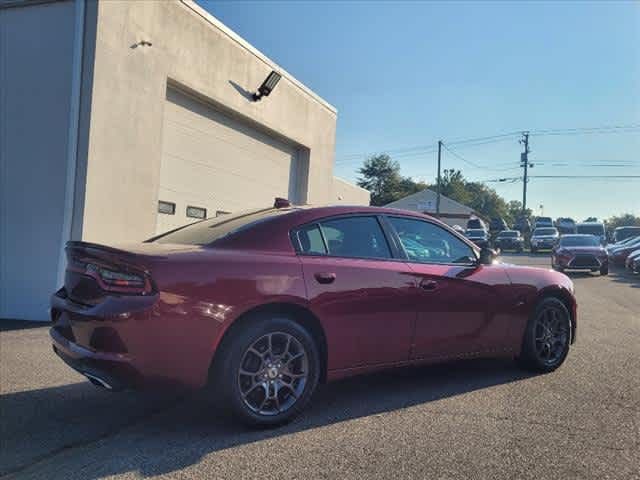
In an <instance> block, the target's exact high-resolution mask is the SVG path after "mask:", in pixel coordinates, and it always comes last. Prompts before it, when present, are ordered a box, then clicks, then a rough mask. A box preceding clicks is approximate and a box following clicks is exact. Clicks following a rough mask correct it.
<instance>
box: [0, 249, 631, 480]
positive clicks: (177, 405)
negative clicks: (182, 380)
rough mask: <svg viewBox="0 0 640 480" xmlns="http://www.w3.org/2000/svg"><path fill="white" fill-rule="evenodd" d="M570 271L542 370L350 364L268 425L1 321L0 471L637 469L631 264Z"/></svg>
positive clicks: (191, 474) (284, 473)
mask: <svg viewBox="0 0 640 480" xmlns="http://www.w3.org/2000/svg"><path fill="white" fill-rule="evenodd" d="M503 261H505V262H509V263H518V264H526V265H535V266H541V267H544V268H549V257H548V255H546V254H539V255H535V256H534V255H531V254H520V255H505V257H504V258H503ZM571 276H572V278H573V279H574V281H575V284H576V295H577V297H578V302H579V304H578V305H579V311H578V314H579V329H578V339H577V343H576V344H575V345H574V347H573V349H572V350H571V352H570V354H569V358H568V360H567V362H566V363H565V364H564V365H563V366H562V367H561V368H560V369H559V370H558V371H556V372H555V373H552V374H549V375H529V374H526V373H524V372H522V371H520V370H518V369H517V368H516V367H515V366H514V365H513V363H512V362H511V361H504V360H487V361H485V360H482V361H466V362H459V363H455V364H447V365H439V366H431V367H424V368H416V369H408V370H401V371H392V372H386V373H380V374H375V375H370V376H363V377H359V378H355V379H350V380H346V381H342V382H338V383H335V384H331V385H326V386H323V387H322V388H321V389H320V391H319V392H318V394H317V395H316V397H315V399H314V401H313V404H312V406H311V408H310V409H309V410H307V411H306V412H305V414H304V415H303V416H302V417H301V418H298V419H297V420H296V421H295V422H294V423H293V424H291V425H288V426H286V427H283V428H280V429H276V430H263V431H252V430H248V429H246V428H243V427H241V426H239V425H237V424H236V423H234V422H233V421H232V420H231V419H229V418H226V417H224V416H220V415H219V414H218V413H217V412H216V411H215V410H214V409H213V408H212V407H211V406H210V405H209V404H208V403H207V401H206V399H205V398H204V397H203V396H202V395H195V396H189V397H184V396H176V395H166V396H160V395H152V394H141V393H134V392H127V393H123V394H109V393H108V392H105V391H102V390H98V389H96V388H95V387H93V386H92V385H90V384H89V383H88V382H87V381H85V380H84V379H83V378H82V377H81V376H80V375H78V374H75V373H74V372H72V371H71V370H70V369H69V368H68V367H66V366H65V365H64V364H63V363H62V362H61V361H59V359H57V358H56V357H55V356H54V354H53V352H52V351H51V347H50V344H49V341H48V333H47V328H45V327H40V328H27V329H14V330H6V331H3V332H2V333H1V343H0V387H1V393H2V396H1V397H0V407H1V410H0V413H1V416H2V419H1V420H2V421H1V427H0V428H1V432H0V438H1V442H2V444H1V448H0V476H2V478H5V477H8V478H39V479H40V478H41V479H54V478H65V479H97V478H104V477H117V478H140V477H155V476H162V477H171V478H212V479H213V478H262V479H265V478H357V477H359V478H392V477H412V478H518V479H521V478H558V479H568V478H587V477H589V478H599V479H604V478H615V479H623V478H625V479H626V478H640V373H639V372H640V276H633V275H631V274H629V273H628V272H625V271H623V270H622V269H613V270H612V271H611V273H610V275H609V276H608V277H599V276H597V275H591V274H571Z"/></svg>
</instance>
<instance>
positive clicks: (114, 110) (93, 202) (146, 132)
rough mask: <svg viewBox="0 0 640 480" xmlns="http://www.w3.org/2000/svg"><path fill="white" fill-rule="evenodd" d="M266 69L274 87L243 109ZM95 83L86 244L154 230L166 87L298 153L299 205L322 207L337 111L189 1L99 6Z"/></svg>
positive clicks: (114, 1) (329, 186)
mask: <svg viewBox="0 0 640 480" xmlns="http://www.w3.org/2000/svg"><path fill="white" fill-rule="evenodd" d="M142 40H144V41H147V42H150V43H151V46H142V45H139V42H140V41H142ZM272 69H273V70H276V71H279V72H280V73H282V75H283V77H282V79H281V80H280V83H279V84H278V85H277V87H276V88H275V90H274V91H273V93H272V94H271V95H270V96H269V97H267V98H265V99H263V100H262V101H260V102H252V101H250V98H249V97H250V93H251V92H252V91H255V90H256V88H257V87H258V86H259V85H260V83H262V81H263V80H264V79H265V78H266V76H267V75H268V73H269V72H270V71H271V70H272ZM93 80H94V82H93V90H92V104H91V129H90V133H89V146H88V155H87V169H86V196H85V203H84V214H83V227H82V238H83V239H84V240H88V241H99V242H101V243H117V242H124V241H135V240H141V239H144V238H147V237H149V236H151V235H152V234H153V233H154V232H155V227H156V215H157V213H156V212H157V202H158V189H159V180H160V161H161V146H162V135H163V132H162V125H163V108H164V105H165V98H166V93H167V84H168V82H170V83H171V84H173V85H179V86H180V87H181V88H182V89H185V90H187V91H190V92H191V93H193V94H194V95H197V96H198V97H199V98H201V99H202V100H203V101H205V102H207V103H210V104H211V105H215V106H217V107H218V108H220V109H221V110H224V111H226V113H228V114H229V115H233V116H236V117H237V118H239V119H242V120H245V121H250V122H253V123H255V124H257V125H259V126H260V127H261V128H265V129H268V130H270V131H273V132H274V133H276V134H277V135H279V136H281V137H283V138H285V139H287V140H288V141H290V142H291V143H295V144H297V145H299V146H300V147H301V148H302V149H303V152H305V155H308V158H306V159H304V160H305V162H308V179H309V180H308V184H307V185H306V187H307V188H306V201H307V202H308V203H313V204H323V203H329V202H330V200H331V197H332V193H333V176H332V171H333V159H334V158H333V157H334V147H335V124H336V111H335V109H334V108H333V107H331V106H330V105H328V104H327V103H326V102H324V101H323V100H322V99H320V98H318V97H317V96H315V95H314V94H313V93H312V92H310V91H309V90H308V89H306V88H305V87H304V86H302V85H301V84H299V82H297V81H296V80H295V79H294V78H293V77H291V76H290V75H289V74H287V73H286V72H284V71H282V70H281V69H280V68H279V67H277V66H276V65H275V64H273V63H272V62H271V61H269V60H268V59H266V58H265V57H264V56H262V55H261V54H260V53H259V52H257V51H256V50H254V49H253V48H252V47H250V46H249V45H248V44H246V43H245V42H244V41H243V40H242V39H240V38H239V37H237V36H236V35H235V34H233V33H232V32H230V31H229V30H228V29H227V28H226V27H224V26H223V25H221V24H220V23H219V22H218V21H217V20H215V19H213V17H211V16H210V15H208V14H207V13H206V12H205V11H204V10H202V9H201V8H200V7H199V6H197V5H195V4H194V3H192V2H189V1H179V0H175V1H164V2H130V1H127V0H110V1H101V2H99V3H98V26H97V34H96V45H95V62H94V71H93ZM260 168H263V167H262V166H260V165H257V166H256V171H255V175H256V176H257V177H260V175H261V173H260ZM265 168H266V167H265Z"/></svg>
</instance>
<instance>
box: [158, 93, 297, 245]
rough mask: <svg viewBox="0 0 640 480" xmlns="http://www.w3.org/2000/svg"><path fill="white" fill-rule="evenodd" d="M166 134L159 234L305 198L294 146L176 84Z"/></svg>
mask: <svg viewBox="0 0 640 480" xmlns="http://www.w3.org/2000/svg"><path fill="white" fill-rule="evenodd" d="M162 136H163V142H162V162H161V169H160V189H159V201H160V204H159V209H158V221H157V225H156V230H157V232H158V233H161V232H164V231H167V230H169V229H171V228H175V227H177V226H180V225H184V224H185V223H190V222H193V221H196V220H197V219H198V217H199V216H202V215H206V216H207V217H212V216H215V215H216V213H221V212H237V211H240V210H245V209H248V208H259V207H265V206H268V205H271V204H273V199H274V197H287V198H289V199H292V200H293V201H294V202H299V201H300V200H301V199H300V198H299V193H298V192H299V191H300V188H299V185H300V182H301V179H300V178H299V177H300V174H301V171H300V170H301V169H300V168H299V167H298V159H297V151H296V147H295V146H294V145H292V144H289V143H287V142H285V141H283V140H281V139H279V138H276V137H274V136H273V135H270V134H269V133H268V132H266V131H261V130H259V129H257V128H255V127H254V126H252V125H249V124H248V123H244V122H242V121H240V120H238V119H235V118H231V117H230V116H227V115H225V114H223V113H222V112H220V111H218V110H216V109H214V108H212V107H211V106H209V105H206V104H204V103H202V102H200V101H198V100H196V99H195V98H193V97H191V96H189V95H187V94H185V93H182V92H180V91H178V90H176V89H173V88H170V89H168V90H167V99H166V104H165V111H164V124H163V133H162Z"/></svg>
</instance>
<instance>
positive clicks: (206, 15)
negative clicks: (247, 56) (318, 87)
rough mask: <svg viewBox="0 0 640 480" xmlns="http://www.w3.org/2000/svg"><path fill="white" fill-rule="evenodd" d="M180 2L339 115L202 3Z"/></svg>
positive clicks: (192, 1) (190, 0)
mask: <svg viewBox="0 0 640 480" xmlns="http://www.w3.org/2000/svg"><path fill="white" fill-rule="evenodd" d="M180 3H182V4H183V5H184V6H186V7H187V8H189V9H191V10H192V11H193V12H195V13H196V14H197V15H200V16H201V17H202V18H203V19H204V20H206V21H207V22H209V23H210V24H211V25H213V26H214V27H215V28H217V29H218V30H220V31H221V32H223V33H224V34H225V35H227V36H228V37H229V38H230V39H231V40H233V41H234V42H236V43H237V44H238V45H240V46H241V47H242V48H244V49H245V50H247V51H248V52H249V53H251V54H252V55H254V56H255V57H256V58H258V59H259V60H261V61H262V62H264V63H265V64H267V65H268V66H269V67H271V69H272V70H275V71H276V72H278V73H279V74H280V75H282V76H283V77H285V78H286V79H287V80H289V81H290V82H291V83H292V84H293V85H295V86H296V87H297V88H298V89H300V90H301V91H302V92H304V93H305V94H307V95H309V96H310V97H311V98H313V99H314V100H315V101H317V102H318V103H320V104H321V105H322V106H323V107H325V108H326V109H327V110H329V111H330V112H331V113H333V114H334V115H337V113H338V110H337V109H336V107H334V106H333V105H331V104H330V103H329V102H327V101H326V100H325V99H324V98H322V97H321V96H320V95H318V94H317V93H315V92H314V91H313V90H311V89H310V88H309V87H307V86H306V85H305V84H303V83H302V82H301V81H300V80H298V79H297V78H295V77H294V76H293V75H291V74H290V73H289V72H287V71H286V70H285V69H284V68H282V67H281V66H279V65H278V64H277V63H276V62H274V61H273V60H271V59H270V58H269V57H267V56H266V55H265V54H263V53H262V52H261V51H260V50H258V49H257V48H256V47H254V46H253V45H251V44H250V43H249V42H248V41H246V40H245V39H244V38H242V37H241V36H240V35H238V34H237V33H236V32H234V31H233V30H231V29H230V28H229V27H227V26H226V25H225V24H224V23H222V22H221V21H220V20H218V19H217V18H216V17H214V16H213V15H212V14H211V13H209V12H208V11H207V10H205V9H204V8H202V7H201V6H200V5H198V4H197V3H196V2H195V0H180Z"/></svg>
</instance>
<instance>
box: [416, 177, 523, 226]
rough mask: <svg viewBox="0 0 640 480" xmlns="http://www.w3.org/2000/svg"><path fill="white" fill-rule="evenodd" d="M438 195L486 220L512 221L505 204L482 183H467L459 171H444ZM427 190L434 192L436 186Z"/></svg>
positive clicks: (492, 190)
mask: <svg viewBox="0 0 640 480" xmlns="http://www.w3.org/2000/svg"><path fill="white" fill-rule="evenodd" d="M440 184H441V190H440V193H442V195H444V196H445V197H449V198H450V199H451V200H455V201H456V202H459V203H462V204H463V205H467V206H468V207H471V208H473V209H474V210H475V211H476V212H478V213H479V214H480V215H482V216H483V217H486V218H493V217H500V218H504V219H505V220H506V221H507V222H509V221H512V219H511V217H510V214H509V208H508V206H507V202H505V200H504V199H503V198H502V197H501V196H500V195H498V193H497V192H496V191H495V190H494V189H492V188H489V187H487V186H486V185H485V184H484V183H479V182H468V181H467V180H466V179H465V178H464V176H463V175H462V172H460V170H454V169H450V170H445V171H444V175H443V176H442V180H441V183H440ZM429 188H431V189H432V190H436V189H437V188H438V186H437V185H432V186H430V187H429Z"/></svg>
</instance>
